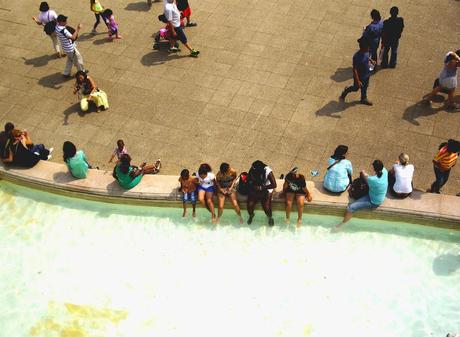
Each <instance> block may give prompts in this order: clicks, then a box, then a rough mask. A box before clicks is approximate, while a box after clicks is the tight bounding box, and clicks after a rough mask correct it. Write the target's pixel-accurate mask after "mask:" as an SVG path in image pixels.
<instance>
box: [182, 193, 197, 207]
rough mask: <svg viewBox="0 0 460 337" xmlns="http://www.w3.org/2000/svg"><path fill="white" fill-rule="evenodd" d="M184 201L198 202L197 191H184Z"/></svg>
mask: <svg viewBox="0 0 460 337" xmlns="http://www.w3.org/2000/svg"><path fill="white" fill-rule="evenodd" d="M182 202H183V203H184V204H185V203H186V202H191V203H192V204H194V205H195V204H196V192H195V191H193V192H188V193H183V195H182Z"/></svg>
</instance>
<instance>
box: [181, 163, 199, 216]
mask: <svg viewBox="0 0 460 337" xmlns="http://www.w3.org/2000/svg"><path fill="white" fill-rule="evenodd" d="M179 183H180V190H181V192H182V205H183V207H184V212H183V213H182V217H183V218H185V216H186V214H187V202H190V203H191V204H192V208H193V213H192V216H193V217H194V218H195V217H196V212H195V208H196V184H197V183H198V179H197V178H195V177H191V176H190V172H189V170H187V169H183V170H182V171H181V173H180V177H179Z"/></svg>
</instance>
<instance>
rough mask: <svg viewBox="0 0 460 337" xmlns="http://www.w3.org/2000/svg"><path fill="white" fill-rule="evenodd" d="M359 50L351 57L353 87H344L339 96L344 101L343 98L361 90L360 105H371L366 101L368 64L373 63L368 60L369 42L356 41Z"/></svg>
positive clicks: (361, 39)
mask: <svg viewBox="0 0 460 337" xmlns="http://www.w3.org/2000/svg"><path fill="white" fill-rule="evenodd" d="M358 43H359V50H358V51H357V52H356V53H355V54H354V55H353V85H352V86H349V87H346V88H345V89H344V90H343V91H342V94H341V95H340V100H342V101H344V100H345V97H347V95H348V94H349V93H350V92H352V91H358V90H361V101H360V103H361V104H365V105H372V102H371V101H369V100H368V99H367V88H368V86H369V77H370V74H371V73H370V69H369V66H370V64H374V65H375V62H374V61H373V60H371V59H370V58H369V41H368V40H367V39H366V38H360V39H359V40H358Z"/></svg>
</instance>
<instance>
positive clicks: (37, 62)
mask: <svg viewBox="0 0 460 337" xmlns="http://www.w3.org/2000/svg"><path fill="white" fill-rule="evenodd" d="M39 3H40V1H38V0H37V1H32V0H15V1H6V0H0V68H1V74H0V122H1V125H2V126H3V124H4V123H5V122H7V121H12V122H14V124H16V125H17V127H19V128H26V129H28V130H29V131H30V133H31V135H32V139H33V140H34V141H35V142H40V143H45V144H46V145H47V146H48V147H55V148H56V151H55V153H54V156H53V159H52V160H53V161H56V162H62V151H61V149H62V143H63V142H64V141H65V140H70V141H72V142H74V143H75V144H76V145H77V147H78V148H81V149H84V150H85V152H86V153H87V155H88V157H89V159H90V162H91V163H92V165H93V166H99V167H100V168H103V169H107V170H111V169H112V164H108V163H107V161H108V159H109V157H110V154H111V152H112V151H113V149H114V147H115V143H116V140H117V139H120V138H121V139H123V140H124V141H125V144H126V145H127V148H128V151H129V153H130V154H131V156H132V157H133V162H134V164H140V163H141V162H143V161H147V162H153V161H154V160H155V159H156V158H158V157H161V158H162V161H163V168H162V173H163V174H174V175H176V174H179V172H180V170H181V169H182V168H184V167H187V168H189V169H191V171H195V170H197V169H198V165H199V164H200V163H201V162H209V163H210V164H211V166H212V167H213V168H214V170H215V171H216V170H217V169H218V165H219V164H220V163H221V162H222V161H227V162H229V163H230V164H231V165H232V166H234V167H235V168H237V169H238V170H239V171H241V170H248V169H249V165H250V163H251V162H252V161H254V160H256V159H261V160H263V161H265V162H266V163H267V164H269V165H270V166H271V167H273V169H274V171H275V175H276V176H277V177H278V176H279V175H280V174H281V173H286V172H287V171H288V170H289V168H290V167H292V166H293V165H297V166H299V167H300V169H301V172H303V173H306V174H307V177H309V176H310V170H313V169H318V170H319V171H320V175H319V176H318V177H315V178H310V179H313V180H320V179H322V176H323V174H324V171H325V169H326V167H327V158H328V157H329V156H330V155H331V154H332V152H333V150H334V148H335V147H336V145H338V144H346V145H348V146H349V147H350V156H349V158H350V159H351V161H352V163H353V167H354V170H355V174H356V173H357V172H359V170H361V169H366V170H370V167H369V165H370V163H371V161H372V160H373V159H375V158H379V159H381V160H382V161H383V162H384V163H385V164H386V166H387V167H390V166H391V164H392V163H393V162H394V161H395V160H396V159H397V157H398V155H399V153H400V152H407V153H408V154H409V156H410V157H411V160H412V161H413V163H414V164H415V166H416V172H415V175H414V179H415V186H416V187H417V188H420V189H426V188H428V187H429V185H430V183H431V182H432V181H433V180H434V173H433V168H432V163H431V160H432V158H433V156H434V154H435V153H436V151H437V147H438V145H439V144H440V143H441V142H443V141H445V140H447V139H448V138H456V139H460V111H446V110H445V109H444V105H443V101H441V96H439V99H438V100H437V102H436V103H434V104H433V105H432V106H427V105H422V104H421V103H420V100H421V97H422V96H423V95H424V94H425V93H427V92H428V91H429V90H430V89H431V86H432V83H433V80H434V79H435V77H436V76H437V75H438V73H439V71H440V70H441V68H442V65H443V57H444V54H445V53H446V52H447V51H449V50H456V49H459V48H460V21H459V20H458V18H459V16H460V1H455V0H436V1H434V0H401V1H398V2H394V3H393V2H391V1H380V0H374V1H371V0H347V1H338V0H336V1H329V0H328V1H325V0H324V1H323V0H318V1H314V0H190V4H191V7H192V10H193V20H194V21H196V22H197V23H198V26H197V27H193V28H186V30H185V31H186V34H187V35H188V37H189V40H190V43H191V45H192V47H193V48H196V49H199V50H200V51H201V54H200V56H199V58H197V59H194V58H191V57H188V53H187V52H186V50H185V48H182V52H181V53H178V54H174V55H169V54H168V53H167V52H166V51H165V50H164V49H163V50H160V51H156V50H153V49H152V45H153V34H154V33H156V32H157V31H158V30H159V29H160V28H162V23H161V22H160V21H158V19H157V16H158V14H160V13H161V12H162V11H163V4H162V3H154V4H153V6H152V8H151V9H149V8H148V6H147V4H146V1H141V0H120V1H111V0H101V3H102V4H103V5H104V6H105V7H109V8H111V9H112V10H113V12H114V15H115V17H116V19H117V21H118V23H119V27H120V33H121V35H122V36H123V39H122V40H119V41H116V42H113V43H112V42H108V41H107V33H106V31H105V27H104V26H103V24H101V25H100V26H99V33H98V34H97V35H92V34H90V31H91V28H92V24H93V23H94V15H93V14H92V12H90V10H89V1H74V0H54V1H53V0H50V1H49V4H50V6H51V8H52V9H54V10H56V11H57V12H58V14H61V13H62V14H65V15H67V16H69V20H68V24H69V25H71V26H73V27H76V26H77V24H78V23H79V22H82V24H83V29H82V33H81V35H80V37H79V39H78V48H79V50H80V52H81V54H82V56H83V59H84V63H85V67H86V68H87V69H88V70H89V74H90V75H91V76H92V77H93V78H94V80H95V81H96V83H97V85H98V87H100V88H101V89H102V90H104V91H106V92H107V94H108V96H109V102H110V109H109V110H108V111H103V112H99V113H98V112H91V113H86V114H82V113H81V112H80V111H79V104H78V99H77V97H76V96H74V95H73V93H72V86H73V82H74V81H73V80H65V79H64V78H63V77H62V72H63V70H64V64H65V60H64V59H56V58H55V57H54V56H52V54H53V52H54V51H53V49H52V45H51V41H50V39H49V38H48V37H47V36H46V35H45V33H44V32H43V31H42V28H40V27H39V26H37V25H36V24H35V23H34V22H33V21H32V19H31V18H32V16H34V15H35V16H36V15H38V6H39ZM393 5H397V6H398V7H399V9H400V14H401V16H402V17H404V20H405V30H404V33H403V37H402V39H401V41H400V50H399V56H398V67H397V68H396V69H384V70H381V71H379V72H377V73H376V74H375V75H374V76H372V78H371V81H370V88H369V91H368V96H369V99H370V100H372V101H373V102H374V106H372V107H368V106H363V105H360V104H357V102H358V100H359V94H358V93H352V94H350V95H348V97H347V101H346V102H345V103H343V102H338V96H339V95H340V93H341V91H342V89H343V88H344V86H345V85H349V84H351V82H352V71H351V58H352V55H353V53H354V52H355V51H356V49H357V43H356V39H357V38H359V37H360V36H361V33H362V29H363V27H364V26H365V25H367V24H368V23H369V22H370V17H369V13H370V11H371V9H372V8H377V9H379V10H380V12H381V14H382V17H385V18H386V17H388V15H389V9H390V7H391V6H393ZM73 73H75V68H74V69H73ZM444 98H445V97H444ZM455 100H456V102H458V103H460V91H457V93H456V97H455ZM444 192H445V193H450V194H454V193H457V192H460V167H455V168H454V169H453V170H452V173H451V178H450V180H449V182H448V183H447V186H446V187H445V188H444Z"/></svg>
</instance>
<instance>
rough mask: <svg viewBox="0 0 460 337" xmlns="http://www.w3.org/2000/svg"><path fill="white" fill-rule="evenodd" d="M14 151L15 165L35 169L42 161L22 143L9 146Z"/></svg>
mask: <svg viewBox="0 0 460 337" xmlns="http://www.w3.org/2000/svg"><path fill="white" fill-rule="evenodd" d="M9 151H13V162H12V164H13V165H16V166H21V167H34V166H35V165H37V163H38V162H39V161H40V157H39V156H37V155H36V154H34V153H32V152H30V151H29V149H28V148H26V147H24V145H22V143H21V142H17V143H16V144H14V145H10V146H9Z"/></svg>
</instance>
